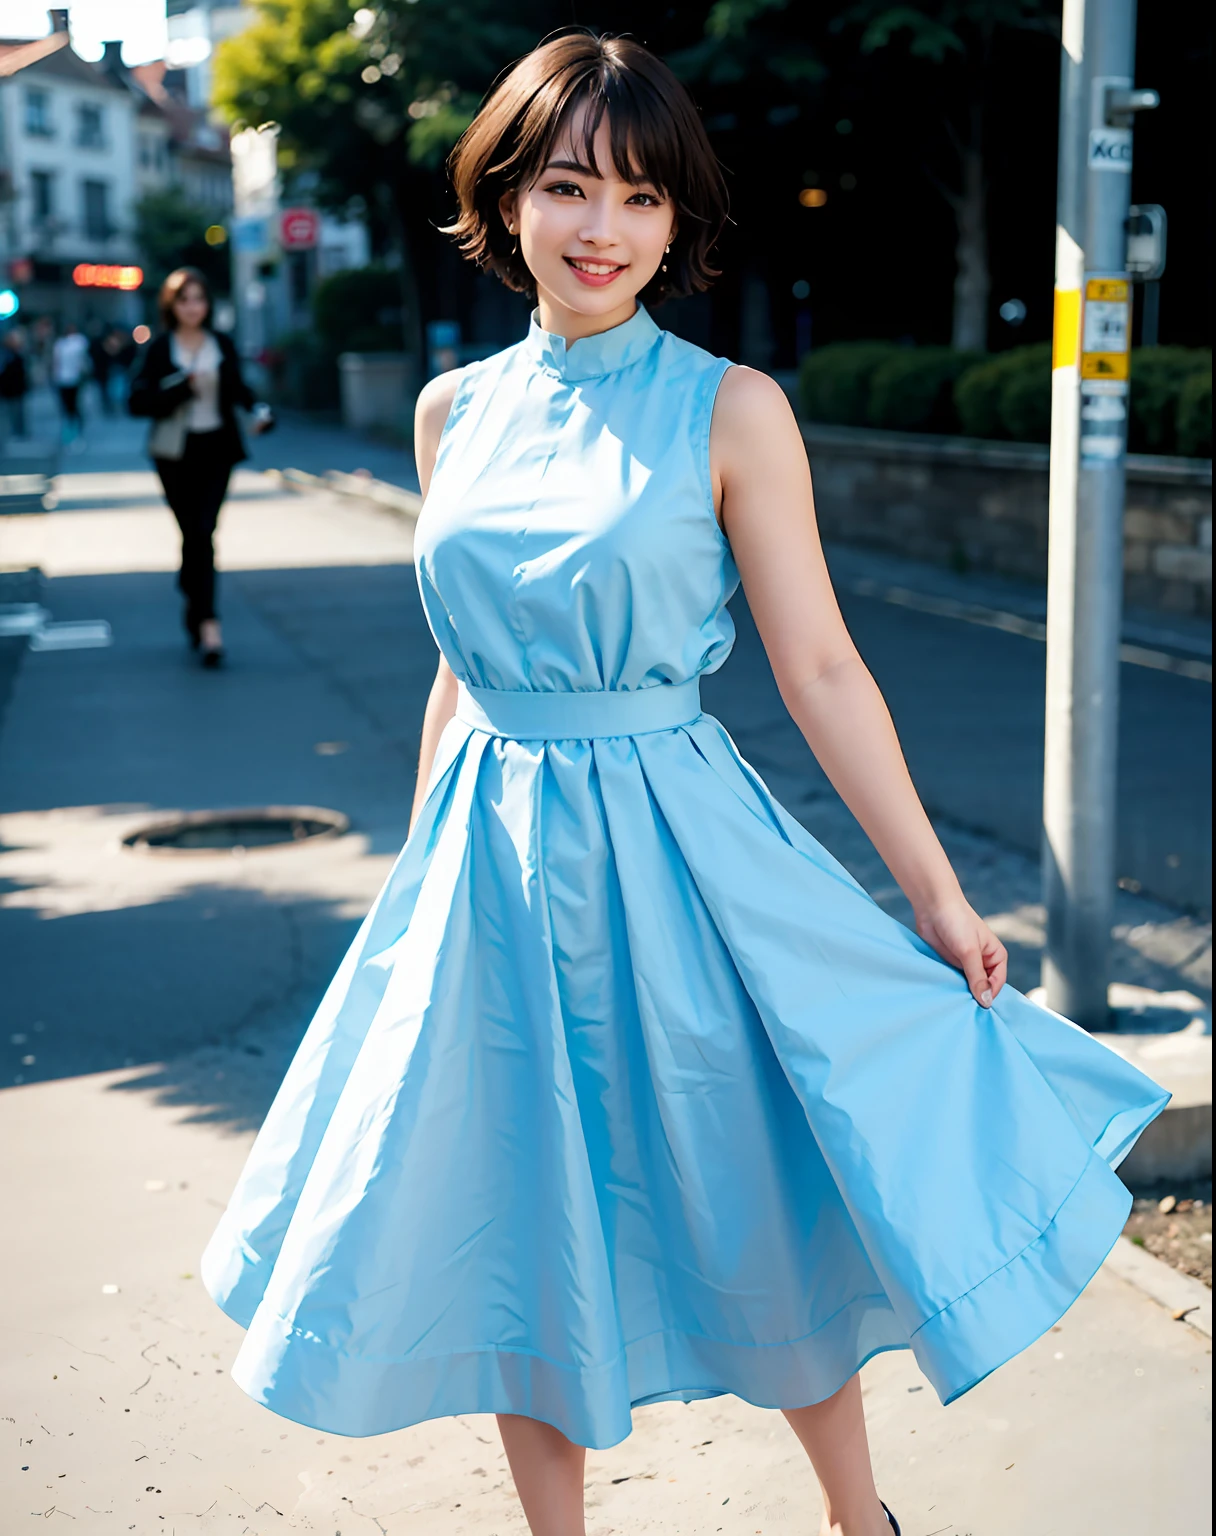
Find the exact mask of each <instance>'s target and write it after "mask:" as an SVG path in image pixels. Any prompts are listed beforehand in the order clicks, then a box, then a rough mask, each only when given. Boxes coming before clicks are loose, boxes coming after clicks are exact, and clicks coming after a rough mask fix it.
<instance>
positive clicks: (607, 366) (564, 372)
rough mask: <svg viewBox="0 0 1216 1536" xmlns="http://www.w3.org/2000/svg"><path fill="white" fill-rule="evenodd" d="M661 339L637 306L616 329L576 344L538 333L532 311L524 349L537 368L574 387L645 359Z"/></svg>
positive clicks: (537, 314) (537, 315) (536, 315)
mask: <svg viewBox="0 0 1216 1536" xmlns="http://www.w3.org/2000/svg"><path fill="white" fill-rule="evenodd" d="M661 335H662V332H661V331H660V329H659V327H658V326H657V325H656V324H655V323H654V321H653V320H652V319H651V318H650V316H649V315H648V314H647V312H646V310H645V308H644V307H643V306H642V305H641V304H639V305H638V307H637V309H636V310H635V311H634V312H633V314H632V315H630V317H629V319H628V320H623V321H622V322H621V323H620V325H614V326H612V327H611V328H610V329H609V330H606V331H597V332H596V334H595V335H594V336H580V337H579V339H578V340H577V341H567V340H566V338H565V337H564V336H559V335H557V334H556V333H555V332H553V331H546V330H542V329H541V325H540V310H539V309H534V310H533V311H532V323H531V325H530V326H529V327H528V335H527V338H526V340H525V343H524V345H525V347H526V348H527V350H528V353H529V355H530V356H531V357H532V358H533V359H534V361H535V362H536V364H537V366H538V367H541V368H543V369H544V370H545V371H546V372H547V373H553V374H556V375H557V376H558V378H562V379H566V380H568V381H569V382H570V383H572V384H577V383H581V382H582V381H583V380H585V379H598V378H602V377H603V376H604V375H605V374H607V373H615V372H616V371H617V370H618V369H620V368H628V366H629V365H630V363H636V362H637V361H638V359H639V358H642V357H645V355H646V353H647V352H649V351H650V349H651V347H653V346H654V344H655V342H656V341H657V340H658V338H659V337H660V336H661Z"/></svg>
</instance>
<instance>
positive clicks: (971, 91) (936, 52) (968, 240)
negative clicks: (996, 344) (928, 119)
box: [750, 0, 1059, 351]
mask: <svg viewBox="0 0 1216 1536" xmlns="http://www.w3.org/2000/svg"><path fill="white" fill-rule="evenodd" d="M750 3H757V0H750ZM832 25H833V28H834V29H835V30H837V31H844V30H846V29H849V28H853V27H858V28H860V29H861V50H862V52H863V53H877V52H880V51H882V50H884V49H893V48H895V47H897V46H898V47H905V48H906V49H907V51H908V54H909V55H910V57H911V58H912V59H913V60H917V61H922V62H923V63H925V64H928V65H932V66H934V67H935V69H936V71H937V73H938V75H939V77H940V76H941V75H943V74H945V73H946V72H951V73H952V74H953V75H954V77H955V79H954V80H951V81H950V82H947V81H945V80H940V82H939V87H938V91H937V95H938V98H939V99H941V98H942V97H943V96H944V97H945V99H946V100H947V101H949V100H950V95H951V92H950V91H949V90H948V88H947V89H946V90H943V87H947V86H948V85H953V84H955V83H958V84H961V87H962V88H961V91H959V92H958V95H959V96H961V103H960V105H959V106H958V107H956V108H955V110H954V111H953V112H951V111H950V110H949V107H947V108H946V109H945V110H943V112H942V114H941V124H942V128H943V130H944V132H945V136H946V138H947V140H948V142H949V144H950V146H951V148H952V150H953V158H954V162H955V164H954V167H953V175H952V176H949V177H945V178H944V177H942V176H941V175H940V174H939V172H938V171H937V170H936V169H935V168H934V167H933V166H932V165H931V164H926V165H925V166H924V167H923V169H924V171H925V174H926V175H927V176H928V178H929V180H930V181H931V182H932V184H933V185H934V187H936V189H937V190H938V192H939V193H940V194H941V195H942V197H943V198H945V200H946V202H947V203H948V204H949V205H950V208H951V210H952V211H953V214H954V219H955V226H956V230H957V240H956V243H955V255H956V259H957V263H958V266H957V270H956V273H955V279H954V323H953V327H952V335H951V344H952V345H953V346H954V347H956V348H957V349H958V350H959V351H977V350H978V351H983V350H985V349H986V347H987V344H988V297H989V288H990V279H989V265H988V206H987V204H988V198H987V174H986V165H985V154H986V148H987V137H988V135H987V121H986V119H987V112H988V106H989V103H990V101H991V99H992V84H993V65H994V55H995V52H996V48H997V44H998V40H999V37H1000V34H1001V32H1002V31H1003V30H1016V31H1034V32H1044V33H1052V32H1057V31H1058V29H1059V21H1058V16H1057V13H1056V10H1055V8H1054V7H1053V6H1051V5H1050V4H1049V3H1046V0H922V3H920V4H907V5H890V4H887V3H886V0H858V3H856V4H853V5H850V6H849V7H848V8H847V9H846V10H845V11H843V12H842V13H841V14H840V15H838V16H837V17H836V18H835V19H834V21H833V23H832ZM960 76H961V80H959V79H958V77H960Z"/></svg>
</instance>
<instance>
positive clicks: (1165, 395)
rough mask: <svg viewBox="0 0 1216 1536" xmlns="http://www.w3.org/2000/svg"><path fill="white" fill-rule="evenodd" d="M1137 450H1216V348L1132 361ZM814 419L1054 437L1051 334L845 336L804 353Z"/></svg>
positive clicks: (1162, 351)
mask: <svg viewBox="0 0 1216 1536" xmlns="http://www.w3.org/2000/svg"><path fill="white" fill-rule="evenodd" d="M1131 375H1132V388H1131V421H1130V447H1131V449H1132V451H1133V452H1135V453H1180V454H1184V455H1187V456H1188V457H1203V458H1207V457H1210V456H1211V452H1212V354H1211V353H1210V352H1208V351H1203V350H1201V349H1197V348H1196V349H1192V348H1187V347H1154V348H1151V349H1149V350H1147V351H1144V350H1137V351H1135V352H1133V353H1132V360H1131ZM799 384H800V393H801V401H802V414H803V416H804V418H805V419H806V420H807V421H820V422H828V423H833V424H837V425H840V426H853V427H861V426H872V427H879V428H882V429H885V430H887V431H892V432H960V431H961V432H962V433H963V434H964V436H966V437H980V438H998V439H1005V440H1008V441H1012V442H1018V443H1047V442H1050V440H1051V343H1050V342H1039V343H1036V344H1035V345H1034V346H1029V347H1015V348H1014V349H1013V350H1012V351H1011V352H1002V353H1000V354H998V355H997V356H996V357H984V356H982V355H977V354H976V353H973V352H955V351H953V350H952V349H951V348H949V347H897V346H895V345H894V344H893V343H892V342H885V341H852V342H837V343H835V344H834V345H832V346H830V347H824V348H823V349H822V351H819V352H812V353H810V354H809V355H808V356H807V357H805V358H804V359H803V361H802V367H801V370H800V377H799Z"/></svg>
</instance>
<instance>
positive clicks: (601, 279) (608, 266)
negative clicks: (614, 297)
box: [562, 256, 625, 283]
mask: <svg viewBox="0 0 1216 1536" xmlns="http://www.w3.org/2000/svg"><path fill="white" fill-rule="evenodd" d="M562 259H563V260H564V261H565V263H566V265H567V266H568V267H570V268H571V269H572V270H573V271H575V272H577V273H578V275H579V277H581V278H583V279H584V280H586V281H589V282H596V283H606V282H610V281H611V280H612V279H613V278H614V277H615V276H616V275H617V273H618V272H623V271H624V270H625V263H622V262H616V261H589V260H587V259H586V258H585V257H581V256H565V257H563V258H562Z"/></svg>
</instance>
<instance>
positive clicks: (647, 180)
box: [540, 160, 659, 192]
mask: <svg viewBox="0 0 1216 1536" xmlns="http://www.w3.org/2000/svg"><path fill="white" fill-rule="evenodd" d="M550 171H575V172H577V174H578V175H580V176H594V177H595V179H596V180H597V181H602V180H603V177H602V176H601V175H600V173H599V171H597V170H596V169H595V167H594V166H591V165H584V164H583V162H582V161H581V160H550V161H549V163H548V165H546V166H545V168H544V170H543V171H541V173H540V174H541V175H542V176H547V175H548V174H549V172H550ZM628 185H629V186H631V187H653V188H654V189H655V191H656V192H657V191H658V186H659V184H658V182H657V181H655V180H654V179H653V178H652V177H650V176H645V175H642V176H639V177H638V179H637V180H636V181H629V182H628Z"/></svg>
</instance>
